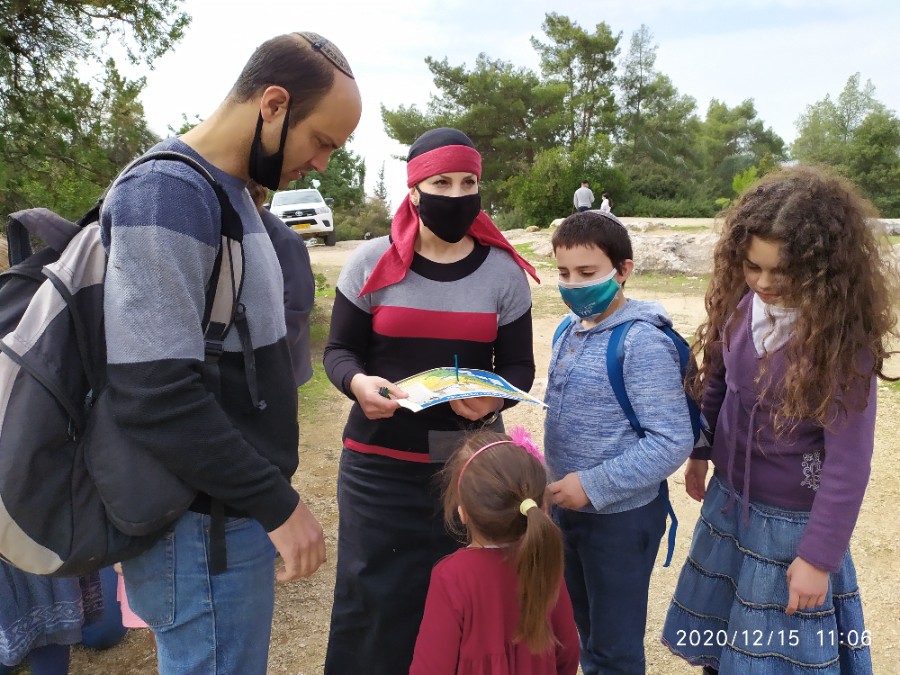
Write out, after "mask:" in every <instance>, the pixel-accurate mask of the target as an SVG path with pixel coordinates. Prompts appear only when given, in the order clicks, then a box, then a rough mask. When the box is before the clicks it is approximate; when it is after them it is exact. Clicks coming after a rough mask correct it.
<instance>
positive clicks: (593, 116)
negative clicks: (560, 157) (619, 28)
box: [531, 13, 622, 150]
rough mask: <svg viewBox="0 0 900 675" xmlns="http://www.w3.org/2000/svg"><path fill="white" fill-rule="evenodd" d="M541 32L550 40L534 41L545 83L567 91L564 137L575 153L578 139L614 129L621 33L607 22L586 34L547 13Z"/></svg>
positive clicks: (563, 19) (533, 39)
mask: <svg viewBox="0 0 900 675" xmlns="http://www.w3.org/2000/svg"><path fill="white" fill-rule="evenodd" d="M541 28H542V29H543V31H544V34H545V35H546V36H547V38H548V40H549V41H548V42H546V43H545V42H541V41H540V40H538V39H537V38H534V37H532V38H531V46H532V47H534V49H535V50H536V51H537V52H538V54H539V55H540V57H541V73H542V74H543V76H544V78H545V80H546V81H548V82H550V83H555V84H560V85H562V86H563V87H564V92H565V95H564V98H563V105H564V108H563V112H564V114H565V118H566V119H565V122H566V123H565V134H564V136H563V137H562V138H561V139H560V140H561V141H562V142H563V144H564V145H565V146H566V147H568V148H569V149H572V150H574V148H575V144H576V143H577V142H578V141H584V140H587V139H590V138H593V137H595V136H597V135H599V134H604V135H610V134H612V133H613V132H614V131H615V124H616V101H615V95H614V93H613V85H614V82H615V69H616V57H617V56H618V55H619V40H621V38H622V35H621V33H620V34H619V35H613V33H612V31H611V30H610V28H609V26H608V25H606V23H603V22H601V23H598V24H597V26H596V27H595V29H594V32H593V33H588V32H587V31H586V30H584V29H583V28H582V27H581V26H579V25H578V24H577V23H576V22H574V21H572V20H571V19H569V18H568V17H565V16H560V15H559V14H556V13H551V14H547V15H546V18H545V20H544V24H543V26H541Z"/></svg>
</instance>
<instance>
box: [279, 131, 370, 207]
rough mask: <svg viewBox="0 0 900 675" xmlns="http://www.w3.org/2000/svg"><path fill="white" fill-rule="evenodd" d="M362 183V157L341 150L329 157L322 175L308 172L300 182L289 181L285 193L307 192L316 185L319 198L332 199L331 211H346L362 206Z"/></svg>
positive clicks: (364, 165) (364, 179)
mask: <svg viewBox="0 0 900 675" xmlns="http://www.w3.org/2000/svg"><path fill="white" fill-rule="evenodd" d="M313 181H317V183H313ZM365 183H366V164H365V162H364V161H363V159H362V157H360V156H359V155H357V154H356V153H355V152H353V151H352V150H348V149H347V148H346V147H344V148H338V149H337V150H335V151H334V152H333V153H331V159H330V160H329V161H328V167H327V169H326V170H325V172H324V173H319V172H318V171H310V172H309V173H308V174H306V175H305V176H304V177H303V178H301V179H300V180H295V181H292V182H291V184H290V186H289V189H292V190H293V189H297V188H311V187H315V186H316V185H318V188H319V192H321V193H322V196H323V197H331V198H332V199H334V206H333V208H334V209H335V210H343V211H347V210H349V209H352V208H354V207H359V206H362V205H363V203H364V202H365V198H366V193H365ZM335 222H337V216H335Z"/></svg>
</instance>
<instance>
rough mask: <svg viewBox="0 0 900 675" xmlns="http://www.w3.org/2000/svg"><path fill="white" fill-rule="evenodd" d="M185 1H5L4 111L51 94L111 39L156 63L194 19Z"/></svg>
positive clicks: (1, 14) (0, 83)
mask: <svg viewBox="0 0 900 675" xmlns="http://www.w3.org/2000/svg"><path fill="white" fill-rule="evenodd" d="M180 4H181V2H180V0H140V1H126V0H43V1H41V2H32V1H31V0H0V45H2V49H0V109H4V110H7V111H8V110H14V111H19V112H21V108H22V107H23V106H28V105H34V104H35V101H34V99H33V97H34V96H35V95H40V94H43V93H48V92H49V91H50V90H51V89H52V88H53V85H54V84H55V83H56V82H57V81H58V79H59V78H60V77H61V76H63V75H64V74H65V73H66V72H67V71H68V68H69V65H70V64H71V63H73V62H76V61H84V60H86V58H92V57H91V56H90V55H91V54H102V53H103V50H102V47H103V46H104V45H105V44H106V43H107V42H108V41H109V39H110V38H112V37H119V38H122V44H123V45H124V46H125V49H126V54H127V56H128V57H129V59H131V61H133V62H137V61H139V60H143V61H145V62H146V63H151V62H152V61H153V60H155V59H156V58H157V57H159V56H161V55H162V54H164V53H165V52H167V51H168V50H169V49H170V48H171V47H172V45H173V44H174V43H175V42H177V41H178V40H179V39H181V37H182V34H183V33H184V29H185V27H186V26H187V24H188V23H189V21H190V17H188V16H187V15H186V14H184V13H182V12H179V11H178V7H179V5H180ZM98 46H99V47H100V48H99V49H98ZM93 58H95V59H96V58H99V57H93Z"/></svg>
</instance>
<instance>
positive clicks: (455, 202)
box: [417, 188, 481, 244]
mask: <svg viewBox="0 0 900 675" xmlns="http://www.w3.org/2000/svg"><path fill="white" fill-rule="evenodd" d="M417 189H418V188H417ZM418 192H419V217H420V218H421V219H422V222H423V223H425V227H427V228H428V229H429V230H431V231H432V232H434V234H435V235H436V236H437V237H439V238H440V239H443V240H444V241H446V242H447V243H448V244H455V243H456V242H458V241H460V240H461V239H462V238H463V237H465V236H466V232H468V231H469V228H470V227H472V223H474V222H475V218H477V217H478V214H479V213H481V195H480V194H479V193H477V192H476V193H475V194H473V195H465V196H463V197H445V196H444V195H431V194H428V193H427V192H422V191H421V190H418Z"/></svg>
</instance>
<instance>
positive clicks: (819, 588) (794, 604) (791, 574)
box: [784, 557, 829, 616]
mask: <svg viewBox="0 0 900 675" xmlns="http://www.w3.org/2000/svg"><path fill="white" fill-rule="evenodd" d="M828 576H829V575H828V572H826V571H825V570H823V569H819V568H818V567H816V566H815V565H813V564H811V563H808V562H806V561H805V560H804V559H803V558H799V557H798V558H794V562H792V563H791V566H790V567H788V570H787V585H788V605H787V608H785V610H784V613H785V614H787V615H788V616H790V615H791V614H793V613H794V612H796V611H797V610H798V609H815V608H816V607H821V606H822V605H824V604H825V596H826V595H827V594H828Z"/></svg>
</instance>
